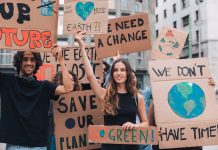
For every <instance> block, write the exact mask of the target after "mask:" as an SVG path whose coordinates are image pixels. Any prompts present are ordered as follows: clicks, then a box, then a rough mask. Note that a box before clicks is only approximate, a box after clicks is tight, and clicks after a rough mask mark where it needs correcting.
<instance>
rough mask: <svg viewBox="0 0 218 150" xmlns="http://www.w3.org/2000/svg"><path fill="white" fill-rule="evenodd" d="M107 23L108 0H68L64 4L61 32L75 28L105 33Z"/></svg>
mask: <svg viewBox="0 0 218 150" xmlns="http://www.w3.org/2000/svg"><path fill="white" fill-rule="evenodd" d="M107 24H108V0H68V1H65V4H64V24H63V33H64V34H67V35H72V34H74V33H75V32H76V31H77V30H83V31H86V33H87V34H100V33H101V34H102V33H104V34H106V33H107Z"/></svg>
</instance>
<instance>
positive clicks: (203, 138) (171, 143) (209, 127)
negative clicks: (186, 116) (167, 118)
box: [159, 120, 218, 149]
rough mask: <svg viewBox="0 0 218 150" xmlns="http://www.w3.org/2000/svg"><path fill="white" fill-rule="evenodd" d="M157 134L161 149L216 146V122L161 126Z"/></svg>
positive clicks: (217, 128) (217, 132) (217, 130)
mask: <svg viewBox="0 0 218 150" xmlns="http://www.w3.org/2000/svg"><path fill="white" fill-rule="evenodd" d="M159 133H160V134H159V135H160V136H159V145H160V148H161V149H164V148H165V149H166V148H175V147H195V146H202V145H204V146H207V145H217V144H218V122H217V120H216V121H204V122H194V123H192V122H191V123H187V124H180V123H174V124H161V127H159Z"/></svg>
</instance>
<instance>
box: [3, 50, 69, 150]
mask: <svg viewBox="0 0 218 150" xmlns="http://www.w3.org/2000/svg"><path fill="white" fill-rule="evenodd" d="M52 53H53V55H54V56H56V57H57V60H58V61H59V63H60V65H61V70H62V72H63V83H64V85H63V86H57V85H56V84H53V83H51V82H48V81H38V80H37V79H36V77H35V76H34V74H35V73H36V72H37V71H38V69H39V67H40V66H41V65H42V59H41V56H40V54H39V53H36V52H17V53H16V54H15V56H14V66H15V67H16V68H17V73H18V75H17V76H16V75H13V74H3V73H0V93H1V107H2V110H1V120H0V143H1V142H2V143H7V150H15V149H19V150H26V149H28V150H39V149H40V150H46V144H47V139H48V138H47V135H48V131H47V130H48V109H49V104H50V99H54V100H57V99H58V95H61V94H64V93H67V92H70V91H72V89H73V85H72V82H71V76H70V75H69V73H68V70H67V68H66V67H65V63H64V60H63V58H62V49H61V48H60V47H57V46H55V47H53V48H52Z"/></svg>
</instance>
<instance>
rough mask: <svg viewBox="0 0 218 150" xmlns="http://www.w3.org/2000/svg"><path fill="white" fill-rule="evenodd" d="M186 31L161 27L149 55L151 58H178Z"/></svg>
mask: <svg viewBox="0 0 218 150" xmlns="http://www.w3.org/2000/svg"><path fill="white" fill-rule="evenodd" d="M187 35H188V33H187V32H184V31H181V30H178V29H174V28H170V27H163V28H162V30H161V33H160V36H159V37H158V38H157V40H156V41H155V45H154V48H153V49H152V51H151V53H150V55H151V58H152V59H170V58H179V55H180V52H181V51H182V49H183V47H184V44H185V41H186V38H187Z"/></svg>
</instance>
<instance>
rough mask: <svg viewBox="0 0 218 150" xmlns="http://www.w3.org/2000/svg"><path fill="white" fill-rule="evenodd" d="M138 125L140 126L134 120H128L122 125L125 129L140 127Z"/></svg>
mask: <svg viewBox="0 0 218 150" xmlns="http://www.w3.org/2000/svg"><path fill="white" fill-rule="evenodd" d="M138 126H139V125H138V124H134V123H132V122H126V123H124V124H123V125H122V129H123V130H131V129H133V128H135V127H138Z"/></svg>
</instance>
